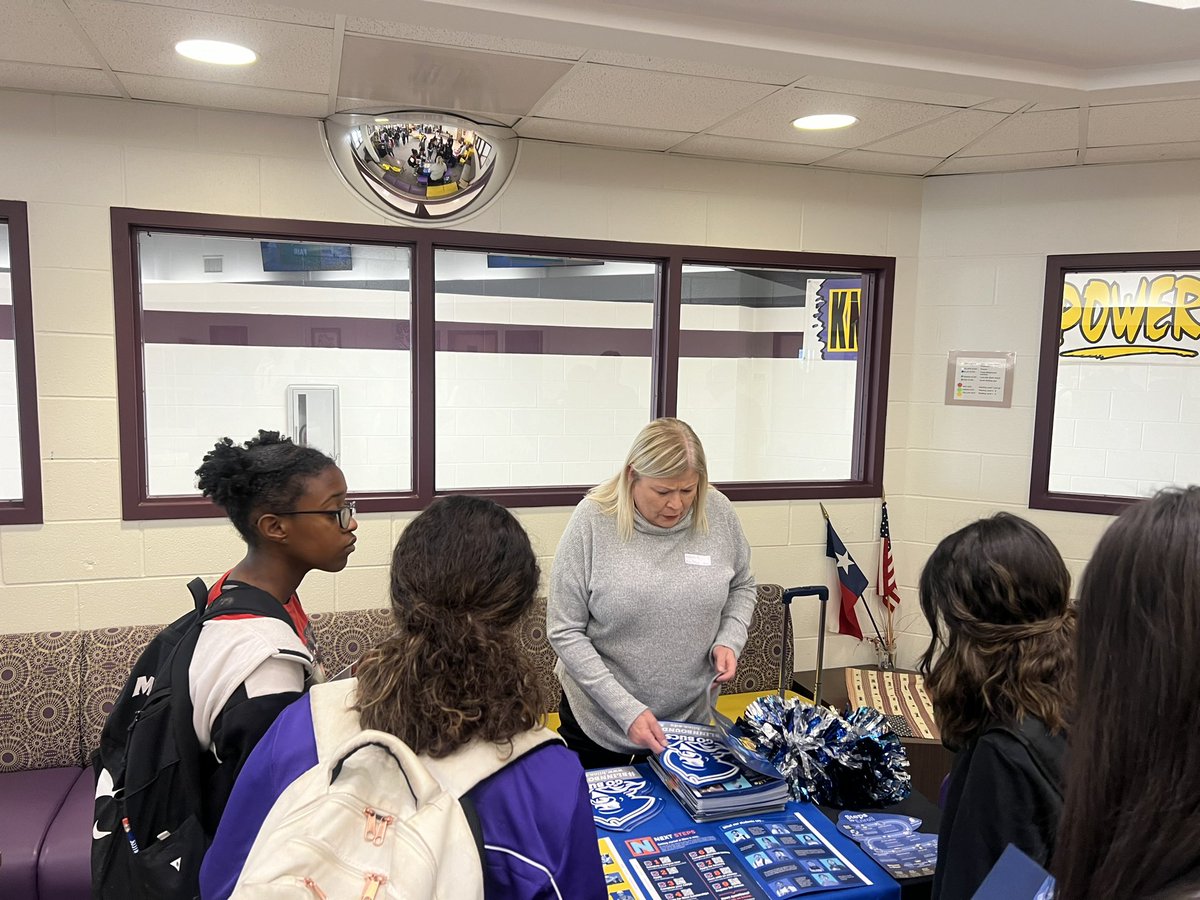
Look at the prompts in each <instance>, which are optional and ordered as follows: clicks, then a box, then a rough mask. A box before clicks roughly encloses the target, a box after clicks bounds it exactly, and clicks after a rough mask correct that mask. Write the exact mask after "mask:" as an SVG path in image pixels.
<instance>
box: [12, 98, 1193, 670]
mask: <svg viewBox="0 0 1200 900" xmlns="http://www.w3.org/2000/svg"><path fill="white" fill-rule="evenodd" d="M0 120H2V121H4V122H5V123H6V127H5V129H4V131H3V133H2V134H0V196H2V197H5V198H9V199H18V200H25V201H27V202H28V203H29V217H30V231H31V253H32V268H33V272H32V274H33V290H34V297H35V310H34V312H35V328H36V332H37V334H36V342H37V362H38V379H39V381H38V387H39V409H40V415H41V437H42V454H43V463H42V465H43V481H44V487H45V502H46V523H45V524H44V525H41V526H13V527H6V528H3V529H0V579H2V581H0V629H2V630H4V631H22V630H32V629H43V628H74V627H95V626H100V625H108V624H122V623H129V622H160V621H164V620H167V619H170V618H172V617H173V616H174V615H176V614H177V613H178V612H179V611H181V610H182V609H183V608H184V605H185V602H186V601H185V594H184V591H183V584H184V582H185V581H186V579H187V578H188V577H190V576H192V575H196V574H206V575H212V574H215V573H218V572H220V571H223V569H224V568H225V567H227V566H228V565H229V564H230V563H231V562H233V561H235V560H236V559H237V558H238V556H239V554H240V545H239V542H238V540H237V537H236V535H235V534H234V532H233V530H232V528H230V527H229V526H228V524H226V523H222V522H219V521H204V522H145V523H124V522H122V521H121V520H120V501H119V491H118V481H117V454H118V447H117V418H116V399H115V398H116V377H115V364H114V333H113V314H112V274H111V270H110V250H109V219H108V208H109V207H110V206H136V207H149V208H162V209H182V210H195V211H201V212H219V213H228V214H238V215H262V216H272V217H296V218H311V219H333V220H339V221H360V222H374V223H378V222H380V221H381V219H380V217H379V216H378V215H377V214H376V213H374V212H373V211H371V210H369V209H368V208H366V207H365V206H363V205H362V204H360V203H359V202H358V201H357V200H355V199H354V197H353V196H351V195H350V194H349V192H347V191H346V190H345V189H344V188H342V187H341V186H340V185H339V183H338V181H337V179H336V178H335V177H334V175H333V174H332V171H331V170H330V168H329V166H328V164H327V163H326V162H325V160H324V159H323V158H322V156H321V153H320V150H319V148H318V146H317V144H316V137H315V126H314V125H313V124H312V123H311V122H307V121H299V120H290V119H285V118H274V117H267V116H255V115H240V114H234V113H215V112H203V111H196V110H187V109H179V108H174V107H168V106H156V105H153V104H138V103H121V102H116V101H112V102H110V101H99V100H85V99H79V98H70V97H52V96H47V95H33V94H21V93H12V92H0ZM234 136H236V138H237V139H236V140H233V139H232V138H233V137H234ZM47 141H50V142H53V143H54V144H55V145H56V146H63V145H71V146H74V145H77V144H79V143H86V145H87V146H88V152H89V160H90V162H89V173H90V174H89V177H88V178H86V179H66V180H64V179H63V178H62V177H61V176H62V172H61V167H57V166H52V165H47V164H46V163H45V159H44V154H43V153H42V152H41V148H43V147H44V146H45V145H46V143H47ZM229 147H238V148H239V152H237V153H231V152H229V150H228V148H229ZM628 160H629V154H627V153H622V152H618V151H608V150H594V149H589V148H584V147H575V146H566V145H555V144H536V143H535V144H530V145H528V147H527V148H526V150H525V152H524V153H523V157H522V165H521V167H520V169H519V170H518V171H517V172H516V174H515V176H514V179H513V183H512V185H511V186H510V187H509V189H508V190H507V192H506V193H505V194H504V196H503V197H502V198H501V199H500V200H499V201H498V202H497V203H496V204H495V205H493V206H492V207H490V208H489V209H488V210H486V211H485V212H484V213H483V214H481V215H480V216H479V217H477V218H475V219H472V220H470V221H469V222H467V223H465V225H464V227H466V228H470V229H472V230H494V231H503V232H518V233H538V234H548V235H561V236H566V237H591V238H597V239H619V240H644V241H673V242H680V243H695V244H712V245H726V246H748V247H756V246H757V247H773V248H779V249H786V250H808V251H825V252H841V253H863V254H882V255H890V256H895V257H896V258H897V284H896V303H895V314H894V324H893V357H892V367H891V386H890V395H889V410H888V429H887V448H888V449H887V462H886V466H887V469H886V472H887V475H886V487H887V491H888V496H889V510H890V513H891V521H892V532H893V535H894V537H895V541H896V543H895V548H896V560H897V564H898V568H899V580H900V583H901V588H902V593H903V595H904V603H903V605H902V606H901V614H900V621H901V623H902V624H903V625H904V626H905V628H906V630H907V631H908V632H909V636H908V637H907V638H906V644H905V649H906V654H907V657H908V658H911V656H912V654H913V652H914V651H915V649H917V648H918V647H919V646H921V644H922V638H921V634H922V632H923V630H924V629H923V625H922V624H921V623H920V621H919V618H920V617H919V613H918V611H917V604H916V596H915V593H914V591H913V587H914V585H915V584H916V582H917V577H918V573H919V570H920V566H921V565H922V564H923V563H924V560H925V559H926V558H927V556H928V554H929V552H930V551H931V550H932V547H933V545H934V544H935V543H936V542H937V541H938V540H940V539H941V538H942V537H943V536H945V535H946V534H948V533H949V532H950V531H952V530H954V529H955V528H957V527H960V526H961V525H963V524H966V523H967V522H969V521H971V520H972V519H974V518H975V517H977V516H979V515H983V514H987V513H989V512H991V511H994V510H997V509H1009V510H1013V511H1016V512H1021V513H1025V505H1026V497H1027V494H1028V479H1029V453H1030V448H1031V445H1032V431H1033V400H1034V384H1035V381H1036V370H1037V345H1038V332H1039V325H1040V321H1041V303H1042V288H1043V284H1042V282H1043V278H1044V265H1045V259H1044V258H1045V256H1046V254H1055V253H1082V252H1102V251H1119V250H1171V249H1195V247H1197V246H1200V221H1197V220H1196V218H1195V217H1194V216H1193V215H1191V211H1192V210H1193V209H1194V208H1195V206H1196V201H1197V196H1196V195H1197V193H1200V165H1197V164H1195V163H1161V164H1155V165H1146V166H1127V167H1126V166H1116V167H1106V168H1096V169H1089V170H1076V169H1056V170H1047V171H1042V172H1033V173H1018V174H1011V175H1009V174H1002V175H984V176H955V177H948V178H936V179H931V180H928V181H924V182H921V181H916V180H911V179H900V178H887V177H880V176H861V175H854V174H849V173H835V172H821V171H804V170H798V169H790V168H788V167H785V166H773V167H763V171H762V173H761V174H762V175H763V177H761V178H749V177H746V172H745V165H744V164H740V163H739V164H737V165H736V166H733V165H727V164H725V163H723V162H718V161H705V160H693V159H667V158H664V157H661V156H658V155H653V154H638V156H637V165H630V164H628ZM614 171H621V172H623V173H624V174H623V176H622V178H621V179H620V180H614V179H613V178H612V177H611V173H612V172H614ZM182 173H186V177H184V175H183V174H182ZM767 176H769V177H767ZM954 349H961V350H1013V351H1015V352H1016V353H1017V370H1016V383H1015V390H1014V401H1013V408H1012V409H1009V410H993V409H973V408H950V407H946V406H944V405H943V404H942V395H943V391H944V373H945V362H946V354H947V352H948V351H950V350H954ZM247 424H248V423H247ZM708 424H711V423H708ZM700 431H701V436H702V437H704V436H705V429H704V427H701V428H700ZM749 431H750V429H743V430H740V431H739V433H748V432H749ZM714 436H715V432H714ZM827 506H828V507H829V509H830V512H831V513H832V515H833V516H834V521H835V522H836V524H837V526H838V530H839V532H840V533H841V535H842V537H843V538H844V539H845V540H846V542H847V543H848V545H849V547H850V549H851V551H852V552H853V553H854V554H855V556H856V558H857V559H858V561H859V563H860V564H861V565H862V566H863V568H864V569H865V570H867V571H872V570H873V568H874V565H875V559H876V549H875V546H876V545H875V534H876V529H877V528H878V502H877V501H875V502H872V501H864V502H857V501H840V502H833V503H828V504H827ZM517 512H518V515H519V516H520V518H521V520H522V522H523V523H524V524H525V526H526V527H527V528H528V529H529V531H530V533H531V535H532V537H533V540H534V545H535V547H536V548H537V551H538V553H539V555H540V556H541V558H542V561H543V563H544V567H545V568H549V564H550V562H551V559H552V556H553V553H554V547H555V545H556V543H557V540H558V537H559V535H560V534H561V530H562V528H563V525H564V524H565V522H566V519H567V517H568V515H569V513H570V511H569V510H567V509H537V510H518V511H517ZM739 514H740V515H741V517H742V521H743V525H744V527H745V530H746V533H747V535H748V537H749V539H750V542H751V545H752V546H753V548H754V568H755V571H756V573H757V575H758V577H759V578H760V580H763V581H779V582H783V583H786V584H799V583H809V582H814V581H821V580H824V581H826V583H830V584H833V576H832V572H831V568H830V564H829V562H828V561H827V560H826V559H825V558H824V540H825V537H824V525H823V522H822V519H821V516H820V512H819V510H818V509H817V505H816V504H815V503H808V502H786V501H779V502H767V503H754V504H740V505H739ZM1025 514H1027V515H1028V516H1029V518H1031V519H1032V520H1034V521H1035V522H1037V523H1038V524H1040V525H1041V526H1042V527H1044V528H1045V529H1046V530H1047V531H1048V533H1049V534H1050V535H1051V537H1052V538H1054V540H1055V541H1056V542H1057V543H1058V545H1059V547H1060V549H1061V550H1062V552H1063V554H1064V556H1066V557H1067V559H1068V562H1069V565H1070V567H1071V570H1072V572H1073V573H1074V574H1075V575H1076V576H1077V575H1078V574H1079V572H1080V571H1081V569H1082V567H1083V564H1084V563H1085V562H1086V560H1087V558H1088V557H1089V555H1090V554H1091V552H1092V549H1093V547H1094V545H1095V541H1096V539H1097V538H1098V536H1099V534H1100V533H1101V531H1102V530H1103V528H1104V527H1105V526H1106V525H1107V524H1108V521H1109V519H1107V518H1106V517H1102V516H1085V515H1073V514H1067V513H1048V512H1027V513H1025ZM407 518H408V517H407V516H403V515H395V516H391V515H369V516H364V517H363V522H362V527H361V529H360V542H359V547H360V551H359V552H358V553H356V554H355V556H354V560H353V562H352V565H351V566H350V567H349V568H348V569H347V570H346V571H345V572H343V573H342V574H340V575H339V576H337V577H333V576H327V575H322V574H320V573H314V574H313V575H311V576H310V577H309V578H308V579H307V580H306V583H305V587H304V592H303V593H304V597H305V602H306V605H308V606H309V607H310V608H312V609H316V610H320V609H331V608H354V607H362V606H371V605H375V604H377V603H378V602H380V598H381V597H382V596H383V592H384V590H385V585H386V578H385V572H386V564H387V559H388V554H389V551H390V549H391V546H392V542H393V540H394V538H395V536H396V535H397V534H398V533H399V531H400V529H402V528H403V525H404V522H405V521H406V520H407ZM795 621H796V625H797V634H798V638H797V645H798V648H799V650H800V651H801V657H800V662H802V663H803V662H806V661H808V660H810V659H811V653H812V648H813V647H814V646H815V631H814V629H815V611H814V610H812V609H811V608H807V609H798V610H797V611H796V613H795ZM829 654H830V659H831V661H843V660H847V659H850V658H859V659H867V658H869V653H867V652H865V649H864V648H856V647H854V646H853V645H852V644H851V642H849V641H848V639H845V638H837V637H834V638H832V639H831V642H830V651H829Z"/></svg>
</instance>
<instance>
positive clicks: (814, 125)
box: [792, 113, 858, 131]
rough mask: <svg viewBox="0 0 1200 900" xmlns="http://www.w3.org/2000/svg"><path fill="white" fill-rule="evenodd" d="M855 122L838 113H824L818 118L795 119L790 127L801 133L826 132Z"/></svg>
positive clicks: (804, 117)
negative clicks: (799, 130)
mask: <svg viewBox="0 0 1200 900" xmlns="http://www.w3.org/2000/svg"><path fill="white" fill-rule="evenodd" d="M857 121H858V119H856V118H855V117H854V116H845V115H841V114H840V113H824V114H822V115H819V116H802V117H801V118H799V119H795V120H793V121H792V127H793V128H799V129H801V130H802V131H827V130H829V129H830V128H845V127H846V126H848V125H853V124H854V123H855V122H857Z"/></svg>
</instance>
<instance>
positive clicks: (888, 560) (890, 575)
mask: <svg viewBox="0 0 1200 900" xmlns="http://www.w3.org/2000/svg"><path fill="white" fill-rule="evenodd" d="M875 593H877V594H878V595H879V599H880V600H881V601H882V602H883V605H884V606H886V607H887V608H888V610H889V611H890V610H894V609H895V608H896V607H897V606H899V605H900V591H899V589H898V588H897V587H896V562H895V560H893V559H892V533H891V530H890V529H889V527H888V514H887V501H886V500H884V501H883V515H882V516H881V517H880V520H879V578H878V579H877V580H876V582H875Z"/></svg>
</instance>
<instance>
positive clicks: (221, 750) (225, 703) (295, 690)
mask: <svg viewBox="0 0 1200 900" xmlns="http://www.w3.org/2000/svg"><path fill="white" fill-rule="evenodd" d="M196 475H197V477H198V481H197V484H198V487H199V488H200V491H201V492H202V493H203V494H204V496H205V497H207V498H209V499H210V500H212V501H213V502H214V503H215V504H217V505H218V506H220V507H221V508H222V509H224V510H225V512H226V513H227V514H228V516H229V520H230V521H231V522H232V523H233V527H234V528H236V529H237V532H238V534H239V535H241V538H242V540H243V541H245V542H246V555H245V556H244V557H242V559H241V561H240V562H239V563H238V564H237V565H235V566H234V567H233V568H232V569H230V570H229V571H228V572H226V573H225V574H224V575H223V576H221V578H220V579H218V581H217V582H216V584H214V585H213V586H212V589H211V590H210V591H209V595H208V602H209V603H210V604H212V603H213V602H214V601H216V600H217V598H219V597H222V596H226V595H228V594H230V593H231V592H236V591H237V590H239V589H244V588H246V587H250V588H257V589H259V590H260V591H264V592H266V593H267V594H270V595H271V596H272V597H274V598H275V599H276V600H278V601H279V603H280V604H281V605H282V606H283V608H284V609H285V610H286V612H287V614H288V618H289V619H290V620H291V624H290V627H289V624H288V623H285V622H284V621H283V620H282V619H275V618H268V617H257V616H244V615H235V616H228V617H223V616H217V617H215V618H213V619H212V620H210V621H208V622H205V624H204V626H203V629H202V630H201V632H200V638H199V640H198V642H197V643H196V650H195V653H194V655H193V656H192V663H191V666H190V667H189V669H188V683H189V692H190V694H191V699H192V707H193V714H192V721H193V724H194V725H195V729H196V736H197V738H198V739H199V741H200V746H201V747H202V748H203V749H204V750H205V751H206V752H210V753H211V754H212V773H211V775H210V776H209V778H208V785H207V787H208V791H207V792H206V802H207V803H208V806H207V807H206V809H205V820H206V821H205V822H204V823H203V824H204V826H205V830H206V831H207V833H208V834H209V835H210V836H211V835H212V834H213V833H214V832H215V830H216V826H217V823H218V822H219V821H220V817H221V813H222V812H223V811H224V808H225V803H226V801H227V800H228V798H229V792H230V791H231V790H232V789H233V782H234V779H235V778H236V777H237V774H238V772H239V771H240V770H241V768H242V763H244V762H245V760H246V757H247V756H249V755H250V751H251V750H253V749H254V746H255V744H257V743H258V741H259V739H260V738H261V737H262V736H263V734H265V733H266V731H267V729H268V728H269V727H270V726H271V723H272V722H273V721H274V720H275V717H276V716H277V715H278V714H279V712H280V711H281V710H282V709H283V708H284V707H285V706H287V705H288V704H289V703H291V702H292V701H293V700H296V699H297V698H299V697H300V696H301V695H302V694H303V693H304V692H305V690H307V688H308V687H309V686H310V685H311V684H312V683H314V682H318V681H323V680H324V671H323V669H322V667H321V664H320V659H319V656H318V654H317V647H316V643H315V642H314V640H313V634H312V628H311V627H310V626H309V622H308V616H307V615H306V614H305V612H304V607H302V606H301V605H300V598H299V597H298V596H297V595H296V589H297V588H298V587H299V586H300V582H301V581H302V580H303V579H304V576H305V575H307V574H308V573H309V572H310V571H311V570H313V569H319V570H321V571H323V572H340V571H341V570H342V569H344V568H345V567H346V563H347V561H348V560H349V558H350V554H351V553H353V552H354V542H355V537H354V531H355V529H357V528H358V523H357V522H356V521H355V520H354V504H353V503H351V502H348V501H347V500H346V479H345V477H344V476H343V475H342V471H341V469H339V468H338V467H337V465H336V464H335V463H334V461H333V460H332V459H330V458H329V457H328V456H326V455H325V454H324V453H322V452H321V451H320V450H316V449H314V448H312V447H300V446H297V445H296V444H294V443H292V441H291V440H290V439H288V438H286V437H281V436H280V435H279V433H278V432H276V431H259V433H258V436H257V437H254V438H251V439H250V440H248V441H246V442H245V443H244V444H242V445H240V446H239V445H237V444H235V443H234V442H233V441H231V440H230V439H229V438H222V439H221V440H220V441H218V442H217V444H216V446H215V447H213V449H212V450H210V451H209V452H208V453H207V454H205V456H204V461H203V463H202V464H201V465H200V468H199V469H197V470H196Z"/></svg>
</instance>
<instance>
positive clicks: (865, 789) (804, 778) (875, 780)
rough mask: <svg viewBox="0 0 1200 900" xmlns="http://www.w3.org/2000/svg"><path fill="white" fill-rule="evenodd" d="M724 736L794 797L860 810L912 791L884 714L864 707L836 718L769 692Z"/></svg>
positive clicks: (905, 765) (904, 758)
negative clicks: (776, 776)
mask: <svg viewBox="0 0 1200 900" xmlns="http://www.w3.org/2000/svg"><path fill="white" fill-rule="evenodd" d="M727 740H730V741H735V742H737V743H738V744H740V745H741V746H742V747H743V748H744V749H745V751H746V756H749V757H751V758H754V759H760V760H763V761H764V762H765V763H766V764H768V765H769V766H770V767H771V768H772V769H773V770H775V771H777V772H778V773H779V774H780V775H781V776H782V777H783V778H784V779H786V781H787V785H788V787H789V789H790V791H791V796H792V799H794V800H804V801H810V802H812V803H816V804H818V805H821V806H834V807H838V808H841V809H864V808H870V807H878V806H890V805H892V804H894V803H899V802H900V801H901V800H904V799H905V798H906V797H908V795H909V793H910V792H911V790H912V778H911V777H910V775H909V772H908V756H907V754H906V753H905V750H904V746H903V745H902V744H901V743H900V739H899V738H898V737H897V736H896V734H895V733H894V732H893V731H892V729H891V728H890V726H889V725H888V722H887V719H886V717H885V716H884V714H883V713H881V712H880V711H879V710H876V709H872V708H870V707H865V706H863V707H859V708H857V709H855V710H853V711H850V712H848V713H847V714H846V716H845V717H842V716H839V715H838V714H837V713H835V712H833V711H832V710H830V709H827V708H826V707H823V706H813V705H812V704H810V703H808V702H806V701H804V700H801V699H799V698H797V697H786V698H784V697H779V696H778V695H776V694H768V695H765V696H763V697H759V698H757V699H755V700H754V701H752V702H751V703H750V705H749V706H747V707H746V711H745V712H744V713H743V714H742V716H741V717H740V718H739V719H738V720H737V722H736V723H734V724H732V725H731V726H729V728H728V738H727Z"/></svg>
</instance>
